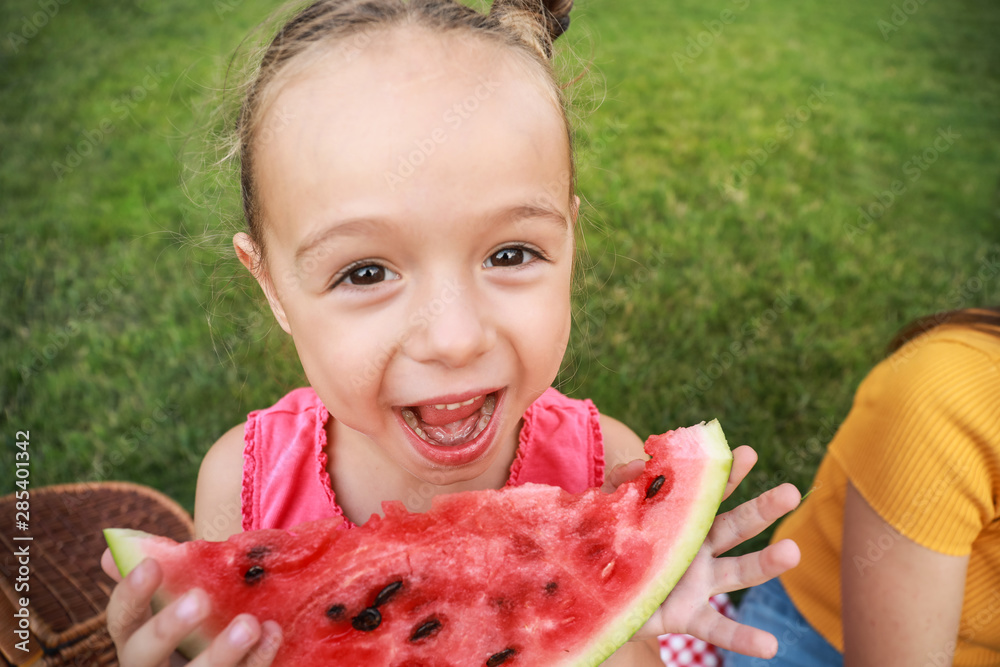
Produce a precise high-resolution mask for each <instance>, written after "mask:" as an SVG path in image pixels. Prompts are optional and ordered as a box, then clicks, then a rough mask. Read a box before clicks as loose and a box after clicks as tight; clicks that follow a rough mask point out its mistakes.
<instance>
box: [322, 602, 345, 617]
mask: <svg viewBox="0 0 1000 667" xmlns="http://www.w3.org/2000/svg"><path fill="white" fill-rule="evenodd" d="M345 611H347V607H345V606H344V605H342V604H335V605H333V606H332V607H330V608H329V609H327V610H326V617H327V618H329V619H330V620H331V621H339V620H340V619H342V618H343V617H344V612H345Z"/></svg>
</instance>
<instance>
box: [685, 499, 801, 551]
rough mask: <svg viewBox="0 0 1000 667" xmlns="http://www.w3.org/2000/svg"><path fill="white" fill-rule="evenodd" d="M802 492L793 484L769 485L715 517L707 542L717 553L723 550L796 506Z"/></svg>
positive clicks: (756, 531)
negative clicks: (772, 486) (759, 492)
mask: <svg viewBox="0 0 1000 667" xmlns="http://www.w3.org/2000/svg"><path fill="white" fill-rule="evenodd" d="M801 498H802V496H801V494H800V493H799V490H798V489H796V488H795V487H794V486H793V485H792V484H782V485H781V486H776V487H775V488H773V489H769V490H768V491H765V492H764V493H762V494H760V495H759V496H757V497H756V498H754V499H752V500H748V501H747V502H745V503H743V504H742V505H740V506H739V507H736V508H734V509H731V510H729V511H728V512H726V513H725V514H720V515H719V516H717V517H715V522H714V523H713V524H712V529H711V530H710V531H708V538H706V540H705V543H706V545H707V546H708V547H709V548H710V550H711V553H712V555H713V556H718V555H720V554H723V553H725V552H727V551H729V550H730V549H732V548H733V547H735V546H736V545H738V544H742V543H743V542H746V541H747V540H749V539H750V538H751V537H754V536H755V535H757V534H759V533H760V532H761V531H762V530H764V529H765V528H767V527H768V526H770V525H771V524H772V523H774V522H775V521H777V520H778V519H780V518H781V517H783V516H784V515H786V514H788V513H789V512H791V511H792V510H793V509H795V508H796V507H797V506H798V504H799V500H801Z"/></svg>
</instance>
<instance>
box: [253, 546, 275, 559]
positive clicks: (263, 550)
mask: <svg viewBox="0 0 1000 667" xmlns="http://www.w3.org/2000/svg"><path fill="white" fill-rule="evenodd" d="M269 553H271V547H269V546H267V545H266V544H261V545H258V546H256V547H254V548H253V549H251V550H250V551H248V552H247V558H248V559H249V560H260V559H261V558H263V557H264V556H266V555H267V554H269Z"/></svg>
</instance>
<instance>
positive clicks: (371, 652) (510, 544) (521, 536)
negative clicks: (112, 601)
mask: <svg viewBox="0 0 1000 667" xmlns="http://www.w3.org/2000/svg"><path fill="white" fill-rule="evenodd" d="M646 452H647V453H648V454H649V455H650V456H651V457H652V458H651V460H649V461H648V462H647V463H646V468H645V471H644V473H643V474H642V475H641V476H640V477H639V478H637V479H635V480H633V481H631V482H628V483H626V484H623V485H622V486H620V487H619V488H618V489H617V491H615V492H614V493H612V494H605V493H602V492H601V491H600V490H598V489H590V490H588V491H586V492H585V493H583V494H579V495H574V494H570V493H567V492H566V491H563V490H562V489H560V488H558V487H552V486H545V485H539V484H526V485H524V486H519V487H508V488H504V489H502V490H499V491H471V492H463V493H455V494H450V495H445V496H439V497H436V498H434V500H433V504H432V507H431V509H430V510H429V511H427V512H425V513H422V514H413V513H410V512H408V511H407V510H406V509H405V508H404V507H403V506H402V505H401V504H400V503H386V504H385V505H384V513H385V516H384V517H378V516H373V517H372V518H371V519H370V520H369V521H368V522H367V523H365V524H364V525H362V526H359V527H356V528H352V529H349V530H344V529H342V528H343V524H342V522H341V521H340V520H339V519H329V520H324V521H315V522H311V523H307V524H303V525H301V526H297V527H296V528H293V529H292V530H290V531H284V530H261V531H252V532H246V533H241V534H239V535H234V536H233V537H231V538H229V540H228V541H226V542H205V541H194V542H186V543H182V544H177V543H175V542H173V541H171V540H169V539H166V538H162V537H155V536H152V535H148V534H146V533H142V532H139V531H131V530H118V529H109V530H107V531H105V535H106V538H107V541H108V544H109V545H110V547H111V551H112V553H113V555H114V557H115V561H116V563H117V564H118V567H119V569H120V570H121V572H122V574H127V573H128V572H129V571H131V569H132V568H134V567H135V566H136V565H137V564H138V563H139V562H141V561H142V559H143V558H145V557H152V558H155V559H156V560H157V561H159V563H160V566H161V568H162V569H163V571H164V581H163V584H162V586H161V588H160V591H159V592H158V594H157V595H158V600H157V602H158V604H159V605H163V604H166V603H167V602H169V600H171V599H174V598H176V597H177V596H179V595H181V594H182V593H184V592H185V591H187V590H189V589H191V588H194V587H200V588H203V589H205V590H206V591H208V594H209V595H210V597H211V600H212V616H211V618H210V619H209V620H208V621H206V622H205V624H204V625H203V627H202V630H203V633H204V634H203V635H201V636H199V637H192V638H189V639H191V640H192V643H193V644H203V643H204V641H205V639H206V638H208V637H212V636H214V635H216V634H218V633H219V632H220V631H221V630H222V629H223V628H224V627H225V626H226V625H227V624H228V623H229V621H230V620H231V619H232V618H233V617H235V616H236V615H237V614H240V613H244V612H249V613H252V614H254V615H256V616H257V617H258V618H259V619H260V620H261V621H263V620H267V619H273V620H275V621H277V622H278V623H279V624H280V625H281V627H282V631H283V636H284V639H283V643H282V647H281V649H280V652H279V654H278V657H277V659H276V661H275V662H274V664H275V665H345V666H353V665H358V666H365V667H368V666H378V665H385V666H387V667H390V666H391V667H459V666H461V667H469V666H479V665H486V666H488V667H498V666H499V665H510V666H514V665H524V666H529V665H530V666H543V665H544V666H546V667H548V666H559V665H597V664H599V663H600V662H601V661H602V660H604V659H605V658H606V657H607V656H609V655H610V654H611V653H613V652H614V651H615V650H616V649H617V648H618V647H619V646H621V645H622V644H624V643H625V641H627V639H628V638H629V637H630V636H631V635H632V634H633V633H634V632H635V631H636V630H637V629H638V628H639V627H640V626H641V625H642V624H643V623H644V622H645V621H646V619H647V618H648V617H649V616H650V615H651V614H652V612H653V611H654V610H655V609H656V608H657V607H658V606H659V605H660V604H661V603H662V602H663V600H664V598H665V597H666V595H667V593H669V591H670V590H671V589H672V588H673V586H674V585H675V584H676V583H677V580H678V579H679V578H680V577H681V575H682V574H683V573H684V571H685V570H686V569H687V566H688V565H689V564H690V562H691V559H692V558H693V557H694V555H695V554H696V553H697V551H698V549H699V547H700V546H701V543H702V542H703V541H704V539H705V536H706V535H707V533H708V530H709V527H710V526H711V524H712V521H713V519H714V517H715V513H716V511H717V510H718V507H719V504H720V502H721V501H722V494H723V490H724V488H725V484H726V480H727V479H728V476H729V469H730V466H731V463H732V455H731V454H730V452H729V447H728V445H727V444H726V440H725V437H724V435H723V433H722V429H721V428H720V427H719V424H718V422H717V421H712V422H710V423H709V424H704V423H702V424H700V425H697V426H693V427H690V428H686V429H678V430H675V431H671V432H669V433H666V434H664V435H660V436H653V437H651V438H649V440H647V442H646Z"/></svg>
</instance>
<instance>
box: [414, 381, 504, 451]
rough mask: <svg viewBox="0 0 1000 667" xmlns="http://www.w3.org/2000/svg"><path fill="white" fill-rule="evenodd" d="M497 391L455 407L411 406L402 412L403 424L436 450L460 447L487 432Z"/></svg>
mask: <svg viewBox="0 0 1000 667" xmlns="http://www.w3.org/2000/svg"><path fill="white" fill-rule="evenodd" d="M498 394H499V391H494V392H490V393H486V394H480V395H478V396H472V397H470V398H467V399H465V400H463V401H460V402H456V403H437V404H427V405H414V406H408V407H404V408H402V410H401V414H402V417H403V421H404V422H405V423H406V425H407V426H409V427H410V429H411V430H412V431H413V432H414V433H415V434H416V435H417V436H418V437H419V438H420V439H421V440H423V441H424V442H426V443H428V444H430V445H436V446H438V447H461V446H462V445H465V444H468V443H470V442H472V441H473V440H475V439H476V438H477V437H479V435H480V434H481V433H482V432H483V431H485V430H486V428H487V427H488V426H489V425H490V421H491V420H492V418H493V412H494V410H495V409H496V404H497V397H498Z"/></svg>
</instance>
